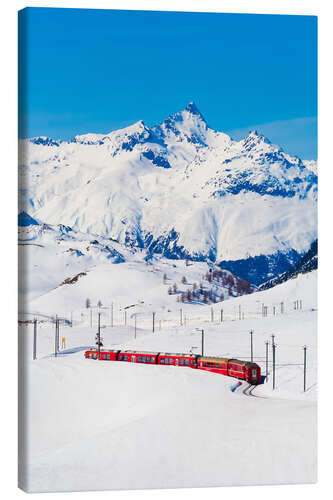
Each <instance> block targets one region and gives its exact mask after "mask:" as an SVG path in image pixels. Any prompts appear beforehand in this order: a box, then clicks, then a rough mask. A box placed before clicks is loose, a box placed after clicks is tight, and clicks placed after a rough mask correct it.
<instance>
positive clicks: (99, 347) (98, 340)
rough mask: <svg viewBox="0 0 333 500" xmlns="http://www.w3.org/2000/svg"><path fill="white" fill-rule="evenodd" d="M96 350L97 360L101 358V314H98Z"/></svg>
mask: <svg viewBox="0 0 333 500" xmlns="http://www.w3.org/2000/svg"><path fill="white" fill-rule="evenodd" d="M97 349H98V359H100V358H101V313H100V312H99V313H98V331H97Z"/></svg>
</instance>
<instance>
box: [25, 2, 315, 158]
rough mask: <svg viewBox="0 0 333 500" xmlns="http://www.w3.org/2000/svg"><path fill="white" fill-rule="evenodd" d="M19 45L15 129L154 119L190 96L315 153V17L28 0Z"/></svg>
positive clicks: (236, 132)
mask: <svg viewBox="0 0 333 500" xmlns="http://www.w3.org/2000/svg"><path fill="white" fill-rule="evenodd" d="M19 48H20V58H19V70H20V75H21V82H25V84H24V85H19V104H20V115H19V118H20V120H19V136H20V137H33V136H38V135H46V136H51V137H54V138H60V139H70V138H72V137H73V136H74V135H76V134H82V133H86V132H98V133H107V132H110V131H111V130H114V129H117V128H120V127H125V126H127V125H129V124H131V123H133V122H135V121H138V120H140V119H142V120H143V121H144V122H145V123H146V124H147V125H153V124H155V123H158V122H160V121H162V120H163V119H164V118H165V117H166V116H168V115H170V114H172V113H174V112H176V111H179V110H181V109H183V108H184V107H185V106H186V105H187V104H188V103H189V102H190V101H195V103H196V104H197V106H198V108H199V109H200V111H201V112H202V114H203V115H204V117H205V118H206V121H207V123H208V125H209V126H210V127H212V128H214V129H216V130H221V131H225V132H228V133H231V135H232V136H233V137H234V138H236V139H237V138H240V137H241V136H244V135H245V134H246V133H247V132H248V130H250V129H253V128H257V129H258V130H259V131H261V132H263V133H265V135H267V137H268V138H269V139H270V140H271V141H272V142H276V143H278V144H280V145H281V146H283V147H284V149H285V150H286V151H287V152H289V153H292V154H297V155H298V156H300V157H302V158H305V159H312V158H316V156H317V136H316V127H317V119H316V117H317V19H316V18H315V17H313V16H282V15H276V16H273V15H254V14H251V15H249V14H243V15H241V14H199V13H181V12H180V13H175V12H145V11H112V10H88V9H50V8H28V9H25V10H23V11H21V12H20V15H19Z"/></svg>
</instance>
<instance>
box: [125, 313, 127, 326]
mask: <svg viewBox="0 0 333 500" xmlns="http://www.w3.org/2000/svg"><path fill="white" fill-rule="evenodd" d="M126 325H127V311H126V309H125V326H126Z"/></svg>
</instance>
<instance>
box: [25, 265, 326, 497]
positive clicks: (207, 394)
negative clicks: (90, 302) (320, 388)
mask: <svg viewBox="0 0 333 500" xmlns="http://www.w3.org/2000/svg"><path fill="white" fill-rule="evenodd" d="M112 267H113V268H115V267H116V268H117V269H121V268H120V267H119V266H112ZM97 271H98V269H97V270H96V272H97ZM84 278H86V277H84ZM316 279H317V273H316V272H312V273H308V274H305V275H302V276H299V277H298V278H296V279H292V280H290V281H288V282H286V283H284V284H282V285H279V286H276V287H275V288H273V289H270V290H266V291H263V292H258V293H254V294H252V295H248V296H242V297H238V298H234V299H229V300H227V301H225V302H223V314H224V317H223V322H221V317H220V312H221V304H222V303H220V304H214V305H213V306H211V305H193V304H184V305H183V304H182V305H181V306H180V305H179V304H177V307H178V308H176V303H175V301H173V302H172V305H173V308H172V310H171V309H170V313H169V314H170V315H171V316H170V318H171V319H170V321H169V322H168V321H167V320H166V318H165V316H163V317H162V312H160V314H161V318H162V319H160V320H159V319H158V315H157V320H156V325H155V331H154V332H152V327H151V319H150V313H151V310H152V309H149V307H148V304H147V308H146V309H145V314H144V315H143V313H142V318H141V321H139V317H138V324H137V331H136V332H135V329H134V324H133V316H132V317H131V316H130V314H129V315H128V318H127V321H126V325H125V324H124V321H123V318H119V321H117V324H116V325H115V326H113V327H111V326H110V312H111V309H101V311H102V312H103V315H102V319H101V323H102V333H101V334H102V338H103V339H104V340H103V342H104V345H105V346H107V347H111V348H118V347H123V348H135V349H138V350H139V349H144V350H148V351H166V350H167V351H170V352H190V350H192V351H193V352H195V353H198V354H200V353H201V332H200V331H198V330H196V328H198V329H204V353H205V354H208V355H217V356H230V357H237V358H240V359H244V360H246V359H250V335H249V332H250V330H253V352H254V361H255V362H257V363H258V364H260V366H261V368H262V373H263V375H266V370H265V350H266V345H265V342H266V341H269V342H270V344H269V374H268V381H267V380H266V381H265V382H264V383H263V384H262V385H260V386H258V387H256V388H255V389H254V391H253V392H252V394H249V393H248V391H246V388H247V387H248V384H246V383H243V384H242V385H239V386H238V387H237V381H236V380H235V379H232V378H229V377H224V376H222V375H218V374H212V373H206V372H202V371H200V370H193V369H189V368H183V367H167V366H144V365H139V364H131V363H122V362H103V361H94V360H85V359H84V350H85V349H86V347H87V346H91V345H93V343H94V337H95V334H96V331H97V329H96V310H95V309H94V315H93V318H92V321H93V324H92V327H91V324H90V321H91V317H90V314H89V313H88V312H87V311H84V310H81V309H76V307H77V305H78V304H81V306H80V307H82V300H81V298H80V301H77V300H76V299H75V300H74V299H73V300H72V302H71V298H70V296H66V293H67V292H66V293H65V290H67V289H66V288H64V287H61V288H58V289H56V290H55V291H54V292H51V293H53V294H60V293H61V294H62V295H61V297H60V295H58V296H57V297H55V298H54V304H61V305H62V308H63V309H66V311H65V312H66V315H67V316H66V317H68V315H70V314H73V315H74V318H73V327H70V326H68V325H66V324H65V323H61V324H60V339H61V338H62V337H65V338H66V348H65V349H62V350H61V354H60V355H59V356H58V357H57V358H55V357H54V355H53V353H54V324H52V323H51V322H50V321H49V318H50V317H51V315H53V314H54V313H55V312H56V311H55V310H54V309H52V310H51V311H49V315H48V312H47V310H46V304H47V303H49V304H50V303H51V305H52V304H53V303H52V300H51V301H50V298H52V295H50V294H47V296H46V299H45V303H44V300H43V298H42V297H40V298H38V299H36V301H34V302H33V303H32V304H33V305H34V308H33V309H31V313H32V314H31V316H32V315H33V314H36V313H39V316H38V317H39V319H42V318H44V322H40V323H39V325H38V341H37V358H38V359H37V360H35V361H32V338H33V327H32V325H31V323H30V324H21V325H20V327H19V335H20V340H21V341H22V342H21V346H22V347H24V348H23V351H22V364H21V369H22V370H25V372H24V373H25V376H26V384H25V385H24V389H25V395H28V398H27V399H26V402H25V404H24V401H23V405H22V406H23V408H22V409H23V410H24V411H22V412H21V416H20V418H22V421H24V419H25V418H26V423H25V426H24V430H23V433H22V435H21V440H22V442H23V453H22V456H21V459H20V461H21V465H20V467H21V472H22V484H21V486H22V487H24V488H25V489H27V490H29V491H32V492H35V491H41V492H43V491H69V490H106V489H139V488H172V487H195V486H222V485H245V484H277V483H300V482H306V483H310V482H314V481H316V394H317V373H316V370H317V351H316V322H317V305H316ZM117 281H118V283H119V282H120V281H119V279H118V280H117ZM79 283H80V281H79V282H78V283H77V284H78V285H79ZM81 283H84V280H81ZM159 283H160V280H159ZM88 284H89V282H88ZM88 284H87V286H88ZM126 285H127V289H128V287H131V284H130V283H128V282H126ZM80 286H81V285H80ZM133 287H135V283H133ZM92 293H95V292H94V290H92ZM134 293H135V294H137V291H136V290H134V291H133V294H134ZM164 296H166V299H165V300H169V297H168V296H167V295H164V294H163V297H164ZM82 297H86V289H84V291H83V292H82ZM296 300H298V301H302V306H301V307H302V308H300V307H299V309H298V310H295V309H294V302H295V301H296ZM66 301H67V307H66ZM119 301H121V298H119ZM281 302H283V303H284V311H283V313H282V312H281ZM170 304H171V302H170ZM170 304H169V303H166V304H165V307H166V310H164V311H165V313H164V314H165V315H166V314H167V312H168V309H167V307H170ZM262 304H265V305H266V306H267V311H268V313H267V317H262ZM162 306H163V304H162V305H161V307H160V311H162V310H163V307H162ZM180 307H182V308H184V311H183V312H182V313H183V314H184V316H185V315H187V316H188V320H187V321H186V324H184V316H183V324H182V325H180V319H179V308H180ZM212 308H213V313H212ZM59 314H60V311H59ZM240 318H244V319H240ZM162 320H164V321H162ZM159 321H160V322H161V323H159ZM272 335H275V342H276V345H277V348H276V389H275V390H274V391H273V390H272V374H271V371H272V364H271V360H272V356H271V336H272ZM135 336H136V338H135ZM304 345H306V346H307V348H308V350H307V353H308V358H307V361H308V363H307V365H308V369H307V381H306V384H307V390H306V392H303V346H304ZM24 451H25V453H24Z"/></svg>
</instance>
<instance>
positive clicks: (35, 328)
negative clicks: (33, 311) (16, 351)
mask: <svg viewBox="0 0 333 500" xmlns="http://www.w3.org/2000/svg"><path fill="white" fill-rule="evenodd" d="M36 353H37V318H35V319H34V347H33V358H32V359H37V354H36Z"/></svg>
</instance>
